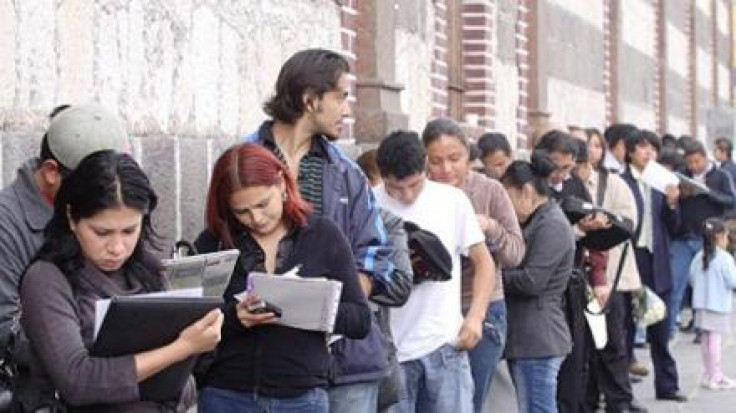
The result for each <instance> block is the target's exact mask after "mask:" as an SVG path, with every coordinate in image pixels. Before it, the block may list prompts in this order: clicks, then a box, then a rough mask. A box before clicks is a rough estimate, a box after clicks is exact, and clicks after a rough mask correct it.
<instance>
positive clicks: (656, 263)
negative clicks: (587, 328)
mask: <svg viewBox="0 0 736 413" xmlns="http://www.w3.org/2000/svg"><path fill="white" fill-rule="evenodd" d="M630 168H631V167H627V168H626V171H625V172H624V173H623V174H622V175H621V178H623V180H624V181H625V182H626V184H628V185H629V188H631V192H632V193H633V194H634V199H635V200H636V212H637V218H638V219H637V222H638V223H639V224H638V226H637V229H636V231H635V233H636V234H639V227H640V226H641V224H642V214H643V212H644V201H643V197H642V194H641V191H640V190H639V184H638V183H637V181H636V179H634V176H633V175H631V169H630ZM650 191H652V194H651V200H652V228H653V229H652V231H653V233H652V249H653V251H652V259H653V262H652V272H651V273H650V274H646V273H644V272H640V274H639V275H640V276H641V281H642V283H644V285H646V286H647V287H649V288H651V289H652V290H654V291H655V292H657V293H664V292H667V291H670V290H671V289H672V267H671V266H670V237H671V235H672V234H674V233H675V231H676V230H677V228H678V227H679V224H680V211H679V207H676V208H675V209H672V208H670V207H669V206H668V205H667V201H666V199H665V196H664V195H663V194H662V193H660V192H657V191H655V190H653V189H650ZM635 237H636V235H635ZM633 242H634V245H636V239H634V240H633ZM638 261H639V255H638V254H637V265H638V266H639V269H640V270H641V268H648V266H644V265H642V264H641V263H639V262H638Z"/></svg>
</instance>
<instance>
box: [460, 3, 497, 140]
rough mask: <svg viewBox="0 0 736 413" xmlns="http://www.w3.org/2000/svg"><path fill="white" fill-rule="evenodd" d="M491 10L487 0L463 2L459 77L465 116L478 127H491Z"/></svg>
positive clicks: (492, 93)
mask: <svg viewBox="0 0 736 413" xmlns="http://www.w3.org/2000/svg"><path fill="white" fill-rule="evenodd" d="M493 7H495V5H494V4H493V2H492V1H490V0H481V1H475V2H469V1H465V2H463V6H462V45H463V46H462V48H463V73H464V75H465V99H464V102H463V105H464V108H465V114H466V119H467V118H468V117H467V115H468V114H470V115H475V116H477V118H478V126H481V127H485V128H487V129H491V128H493V126H494V116H495V111H494V105H495V85H494V82H493V52H494V51H493V46H492V42H491V38H492V32H493V29H494V23H493Z"/></svg>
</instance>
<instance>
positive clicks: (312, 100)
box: [302, 90, 317, 112]
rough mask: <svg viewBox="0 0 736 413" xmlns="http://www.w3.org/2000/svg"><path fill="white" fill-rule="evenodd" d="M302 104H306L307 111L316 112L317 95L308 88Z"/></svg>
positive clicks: (305, 109)
mask: <svg viewBox="0 0 736 413" xmlns="http://www.w3.org/2000/svg"><path fill="white" fill-rule="evenodd" d="M302 104H303V105H304V111H305V112H314V110H315V108H316V106H317V95H316V94H315V93H314V92H312V91H311V90H308V91H306V92H304V94H303V95H302Z"/></svg>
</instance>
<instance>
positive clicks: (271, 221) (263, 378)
mask: <svg viewBox="0 0 736 413" xmlns="http://www.w3.org/2000/svg"><path fill="white" fill-rule="evenodd" d="M195 244H196V246H197V248H198V250H199V251H200V252H211V251H216V250H218V249H222V248H238V249H239V250H240V252H241V255H240V260H239V262H238V265H237V266H236V268H235V270H234V272H233V276H232V277H231V279H230V284H229V285H228V287H227V289H226V291H225V300H226V302H228V304H227V306H226V309H225V323H224V326H223V330H222V341H221V342H220V345H219V346H218V347H217V351H216V352H215V354H216V356H215V360H214V362H213V363H212V365H211V367H209V369H208V370H207V372H206V373H205V374H204V376H203V378H202V379H201V380H200V383H199V384H200V386H201V387H203V389H202V391H201V393H200V403H199V409H200V411H201V412H205V413H206V412H251V411H252V412H260V411H270V412H327V411H328V409H329V404H328V397H327V392H326V391H325V387H326V386H327V366H328V360H329V359H328V352H327V343H326V341H325V334H324V333H320V332H315V331H306V330H299V329H294V328H289V327H284V326H279V325H276V324H273V323H274V321H276V317H275V316H274V314H272V313H266V314H253V313H250V312H248V311H247V305H246V302H243V303H236V302H235V298H234V297H233V295H234V294H238V293H240V292H242V291H243V290H245V288H246V283H247V278H248V274H249V273H250V272H251V271H261V272H268V273H273V274H280V273H283V272H285V271H287V270H289V269H291V268H293V267H294V266H296V265H301V268H300V270H299V274H300V275H301V276H303V277H325V276H326V277H327V278H331V279H335V280H338V281H341V282H342V283H343V288H342V296H341V297H340V306H339V309H338V314H337V320H336V322H335V333H336V334H342V335H345V336H347V337H349V338H363V337H365V335H366V334H368V331H369V329H370V323H371V321H370V310H369V308H368V305H367V302H366V301H365V298H364V296H363V293H362V292H361V290H360V286H359V284H358V279H357V274H356V272H355V271H356V270H355V268H356V267H355V263H354V261H353V255H352V253H351V252H350V245H349V244H348V242H347V241H346V240H345V238H344V236H343V235H342V233H341V232H340V230H339V229H338V228H337V227H336V226H335V225H334V224H333V223H332V222H330V221H328V220H326V219H323V218H321V217H318V216H313V215H310V207H309V205H308V204H307V203H306V202H304V201H303V200H302V198H301V197H300V196H299V192H298V190H297V188H296V184H295V182H294V179H293V178H292V176H291V175H290V174H289V171H288V170H287V168H286V167H285V166H284V164H283V163H281V162H280V161H279V160H278V159H277V158H276V157H275V156H274V155H272V154H271V153H270V152H269V151H268V150H266V149H264V148H263V147H261V146H259V145H256V144H248V143H246V144H240V145H236V146H233V147H231V148H230V149H228V150H227V151H226V152H225V153H223V154H222V156H220V158H219V159H218V160H217V162H216V163H215V168H214V171H213V173H212V181H211V184H210V189H209V194H208V196H207V229H206V230H205V231H204V232H203V233H202V234H201V235H200V236H199V238H198V239H197V241H196V242H195Z"/></svg>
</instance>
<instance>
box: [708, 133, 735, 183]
mask: <svg viewBox="0 0 736 413" xmlns="http://www.w3.org/2000/svg"><path fill="white" fill-rule="evenodd" d="M732 154H733V144H732V143H731V141H730V140H729V139H727V138H718V139H716V147H715V149H714V150H713V158H715V160H716V162H718V167H720V168H721V169H723V170H724V171H726V172H728V174H729V175H730V176H731V182H733V183H734V184H736V163H734V162H733V160H732V159H731V157H732Z"/></svg>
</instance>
